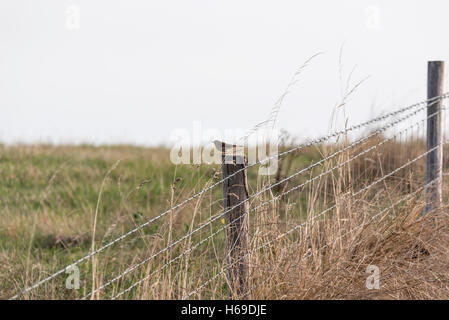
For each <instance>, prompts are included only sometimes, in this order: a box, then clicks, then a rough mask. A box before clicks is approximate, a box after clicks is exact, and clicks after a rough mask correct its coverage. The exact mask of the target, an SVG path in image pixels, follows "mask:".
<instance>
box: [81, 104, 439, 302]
mask: <svg viewBox="0 0 449 320" xmlns="http://www.w3.org/2000/svg"><path fill="white" fill-rule="evenodd" d="M420 111H422V109H419V110H416V111H415V112H413V113H411V114H409V115H407V116H405V117H402V118H401V119H398V120H396V121H394V122H391V123H389V124H388V125H386V126H384V127H383V128H380V129H378V130H376V131H374V132H373V133H372V134H370V135H369V136H367V137H364V138H362V139H359V140H357V141H355V142H353V143H351V144H350V145H348V146H346V147H345V148H342V149H340V150H338V151H336V152H334V153H332V154H331V155H329V156H327V157H325V158H323V159H321V160H320V161H318V162H316V163H314V164H312V165H310V166H308V167H306V168H304V169H302V170H300V171H298V172H296V173H294V174H292V175H290V176H288V177H286V178H284V179H282V180H280V181H278V182H276V183H274V184H272V185H269V186H267V187H265V188H262V189H261V190H259V191H258V192H256V193H254V194H253V195H251V196H250V197H248V198H247V199H245V200H243V201H241V202H240V203H238V204H237V205H234V206H232V207H231V208H229V209H227V210H225V211H224V212H222V213H220V214H218V215H216V216H215V217H213V218H211V219H210V220H208V221H207V222H205V223H203V224H202V225H200V226H199V227H197V228H196V229H194V230H193V231H191V232H190V233H187V234H186V235H184V236H183V237H181V238H180V239H178V240H176V241H174V242H172V243H171V244H170V245H168V246H167V247H165V248H163V249H161V250H159V251H158V252H156V253H155V254H153V255H151V256H150V257H148V258H146V259H144V260H143V261H141V262H139V263H138V264H136V265H134V266H132V267H131V268H128V269H127V270H125V271H124V272H122V273H121V274H119V275H118V276H116V277H114V278H113V279H111V280H110V281H108V282H106V283H105V284H103V285H102V286H100V287H98V288H97V289H95V290H94V291H92V292H90V293H88V294H87V295H85V296H84V297H83V298H82V299H86V298H88V297H90V296H91V295H92V294H94V293H96V292H98V291H100V290H103V289H104V288H106V287H107V286H109V285H111V284H112V283H114V282H115V281H117V280H119V279H120V278H122V277H123V276H125V275H127V274H129V273H130V272H132V271H134V270H136V269H137V268H139V267H140V266H142V265H143V264H145V263H146V262H148V261H150V260H152V259H154V258H156V257H157V256H159V255H160V254H162V253H164V252H166V251H168V250H169V249H171V248H172V247H174V246H176V245H177V244H179V243H181V242H182V241H184V240H186V239H188V238H189V237H190V236H192V235H193V234H195V233H196V232H198V231H200V230H201V229H203V228H205V227H206V226H207V225H209V224H211V223H212V222H214V221H216V220H218V219H220V218H222V217H224V216H225V215H226V214H227V213H228V212H230V211H232V210H234V209H235V208H237V207H239V206H241V205H242V204H244V203H246V202H249V201H250V200H251V199H253V198H255V197H257V196H258V195H260V194H263V193H264V192H266V191H268V190H270V189H272V188H274V187H275V186H277V185H280V184H282V183H285V182H286V181H288V180H290V179H292V178H294V177H296V176H298V175H299V174H302V173H304V172H306V171H308V170H310V169H312V168H314V167H316V166H318V165H320V164H322V163H324V162H325V161H328V160H330V159H331V158H333V157H335V156H337V155H339V154H341V153H343V152H344V151H347V150H349V149H350V148H352V147H354V146H355V145H357V144H360V143H362V142H364V141H366V140H368V139H370V138H372V137H374V136H376V135H378V134H380V133H382V132H384V131H386V130H387V129H389V128H391V127H393V126H394V125H396V124H398V123H399V122H401V121H404V120H406V119H408V118H410V117H411V116H413V115H415V114H417V113H418V112H420ZM438 113H439V111H437V112H435V113H433V114H432V115H430V116H428V117H427V119H430V118H431V117H434V116H435V115H436V114H438ZM421 122H422V120H420V121H418V122H416V123H414V124H413V125H411V126H410V127H408V128H407V129H404V130H402V131H401V132H403V131H405V130H408V129H410V128H413V127H414V126H416V125H419V123H421ZM398 134H399V133H397V134H395V135H394V136H393V137H391V138H387V139H385V140H384V141H383V142H382V143H380V144H378V145H376V146H373V147H371V148H369V149H367V151H363V152H361V153H359V154H358V155H357V156H355V157H353V158H351V159H349V160H347V163H349V162H351V161H353V160H354V159H356V158H358V157H359V156H361V155H363V154H365V153H367V152H369V151H371V150H374V149H375V148H377V147H378V146H380V145H382V144H384V143H386V142H387V141H390V140H392V139H393V138H394V137H395V136H397V135H398ZM345 164H346V162H345V163H343V164H340V165H341V166H343V165H345ZM338 168H340V166H336V167H334V168H332V169H329V170H328V171H326V172H324V173H322V174H321V175H319V176H317V177H314V178H312V179H309V180H307V181H306V182H304V183H303V184H301V185H299V188H302V187H303V186H305V185H307V184H308V183H310V182H313V181H314V180H316V179H319V178H321V177H322V176H324V175H326V174H328V173H330V172H332V171H333V170H335V169H338ZM283 195H284V194H282V195H279V196H278V198H279V197H280V196H283ZM250 212H252V210H251V211H250ZM225 227H226V226H225ZM225 227H223V228H220V229H219V230H218V231H217V232H214V233H213V234H212V235H210V236H208V237H207V238H205V239H203V240H202V241H201V242H200V243H198V244H197V245H195V246H194V247H193V248H192V249H190V250H188V251H185V252H183V253H181V254H180V255H178V256H177V257H176V258H174V259H173V260H172V261H170V262H169V263H167V264H165V265H164V266H163V268H165V267H166V266H168V265H169V264H171V263H173V262H174V261H177V260H178V259H179V258H180V257H182V256H183V255H185V254H187V253H189V252H191V251H192V250H194V249H195V248H197V247H198V246H199V245H201V244H202V243H204V242H205V241H208V240H209V239H210V238H212V237H213V236H215V235H216V234H218V233H219V232H221V231H222V230H224V228H225ZM159 271H160V270H158V272H159ZM152 274H153V273H152ZM144 280H146V278H144V279H142V281H144ZM142 281H140V282H139V283H141V282H142ZM134 286H135V285H134ZM132 287H133V286H132ZM128 291H129V290H128Z"/></svg>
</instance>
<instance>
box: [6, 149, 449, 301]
mask: <svg viewBox="0 0 449 320" xmlns="http://www.w3.org/2000/svg"><path fill="white" fill-rule="evenodd" d="M367 143H368V144H369V143H373V142H370V141H368V142H367ZM336 147H337V146H333V145H328V146H326V145H322V146H320V147H317V148H308V149H305V150H302V151H301V152H300V153H296V154H292V155H291V156H290V157H288V158H287V159H283V160H282V161H281V162H280V173H279V175H278V176H276V177H270V178H267V177H261V176H258V175H257V168H251V169H250V170H249V172H248V185H249V193H250V194H252V193H254V192H255V191H257V190H261V188H263V187H264V186H266V185H267V184H268V183H272V182H273V181H276V180H280V179H282V177H285V176H287V175H288V174H290V173H292V172H296V171H298V169H300V168H303V167H305V166H307V165H309V164H311V163H313V162H316V161H318V160H320V159H322V158H323V157H324V156H325V155H326V154H329V153H330V152H331V151H332V150H334V149H335V148H336ZM364 148H366V144H365V145H364ZM423 148H424V146H423V143H422V142H419V143H414V144H413V145H409V146H403V145H395V144H394V143H392V144H389V145H386V146H384V147H383V149H382V151H379V150H374V151H373V152H372V154H367V155H364V157H363V159H357V160H355V161H351V162H350V164H348V165H343V166H342V167H341V168H339V169H338V170H335V171H332V173H331V174H329V175H325V176H324V177H323V178H320V179H317V180H315V181H314V182H313V183H310V184H309V185H307V186H306V187H304V188H301V189H299V190H297V191H295V192H292V193H290V194H289V195H288V197H287V196H286V197H284V198H282V200H279V201H273V203H272V204H270V205H268V206H264V207H262V208H259V209H257V210H255V212H253V213H251V218H250V219H249V229H250V231H249V233H250V244H249V245H250V248H253V249H254V254H252V255H251V256H250V257H249V260H248V266H249V267H248V270H249V284H250V286H254V287H255V288H254V289H253V290H251V292H250V293H249V297H251V298H255V299H302V298H306V299H323V298H331V299H347V298H349V299H352V298H357V299H365V298H412V299H416V298H424V299H427V298H429V299H430V298H448V297H449V289H448V288H449V287H448V286H447V285H448V282H447V281H448V280H449V259H448V257H449V255H448V254H447V253H448V252H447V250H448V249H447V248H449V246H448V244H449V243H448V237H447V235H449V232H448V230H447V226H449V225H448V224H447V223H446V220H445V219H446V216H445V215H444V214H443V215H438V221H437V222H435V221H434V220H432V221H430V222H429V218H428V217H425V218H423V217H421V215H420V212H421V210H422V205H423V203H422V190H420V189H419V188H418V187H419V186H420V185H422V183H420V182H422V181H423V165H422V164H423V162H422V161H421V162H419V163H415V164H414V166H409V167H408V168H406V169H405V170H403V171H401V172H398V173H397V174H395V175H393V176H391V177H390V178H389V179H386V180H385V181H382V183H379V184H378V185H376V186H375V187H373V188H371V189H369V190H368V191H367V192H363V193H361V194H360V196H359V197H357V199H347V198H345V197H344V194H345V192H347V191H348V190H349V189H351V190H359V189H361V188H362V187H363V186H366V185H369V183H370V182H372V181H374V180H375V179H376V178H378V177H381V176H382V175H384V174H385V173H388V172H391V171H392V170H393V169H394V168H395V167H397V166H398V164H400V163H402V162H404V161H406V159H411V158H412V156H413V155H414V154H418V152H420V151H422V150H423ZM351 152H355V151H351ZM349 157H350V154H349V153H343V154H341V155H340V156H339V157H337V158H336V159H333V160H331V161H326V162H325V163H323V164H322V165H320V166H318V167H317V168H315V169H314V170H313V171H312V172H307V173H306V174H304V175H301V176H298V177H295V179H292V180H291V181H289V182H288V183H285V184H281V185H280V186H279V188H276V189H274V190H271V191H269V192H265V193H263V194H262V195H261V196H259V197H257V198H256V199H253V200H252V201H251V203H250V207H256V206H257V204H258V203H261V202H263V201H265V200H267V199H270V198H273V197H275V196H276V195H277V194H282V192H284V191H285V190H288V188H289V187H291V186H294V185H297V184H298V183H301V182H303V181H306V180H307V179H308V178H310V177H313V176H316V175H317V174H318V173H320V172H323V171H325V170H328V169H329V168H331V167H332V166H334V165H335V164H338V163H343V162H344V161H345V160H346V159H348V158H349ZM448 158H449V157H446V159H448ZM367 159H368V160H367ZM0 177H1V181H0V212H1V219H0V282H1V286H0V297H1V298H9V297H11V296H13V295H14V294H16V293H18V292H19V291H21V290H22V289H24V288H26V287H27V286H29V285H32V284H33V283H35V282H37V281H39V280H40V279H43V278H45V277H46V276H48V275H50V274H51V273H53V272H55V271H57V270H60V269H61V268H64V267H66V266H68V265H69V264H70V263H72V262H73V261H76V260H77V259H78V258H80V257H82V256H83V255H85V254H87V253H89V252H91V251H92V250H95V248H98V247H101V246H102V245H103V244H106V243H108V242H109V241H111V240H113V239H114V238H116V237H117V236H120V235H121V234H124V233H126V232H127V231H128V230H130V229H132V228H134V227H135V226H137V225H139V224H142V223H144V222H145V221H147V220H149V219H150V218H151V217H154V216H156V215H158V214H159V213H161V212H164V211H165V210H166V209H167V208H170V207H171V206H173V205H175V204H176V203H178V202H180V201H181V200H183V199H185V198H187V197H189V196H190V195H192V194H194V193H195V192H198V191H200V190H202V189H203V188H204V187H205V186H209V185H211V184H212V183H214V182H216V181H218V180H219V179H220V177H221V174H220V167H219V166H216V165H181V166H175V165H173V164H171V163H170V161H169V150H167V149H164V148H150V149H148V148H139V147H131V146H111V147H93V146H57V147H55V146H49V145H37V146H0ZM412 192H416V196H414V197H412V198H411V199H409V200H407V201H404V202H399V203H398V204H397V205H395V206H393V207H392V208H389V206H391V205H392V204H394V203H395V202H396V201H397V200H399V199H400V198H401V197H402V196H404V195H406V194H410V193H412ZM332 203H336V204H337V207H336V209H335V210H333V211H332V213H331V214H330V215H329V217H328V218H320V219H316V220H313V221H311V220H310V218H311V217H312V216H313V215H314V214H315V213H318V212H320V211H322V210H323V209H325V208H327V207H328V206H329V205H331V204H332ZM220 210H222V194H221V188H220V187H217V188H214V189H213V190H211V191H210V192H207V193H205V194H204V195H203V196H201V197H200V198H197V199H195V200H194V201H191V202H190V203H188V204H186V205H185V206H183V207H181V208H179V209H176V210H174V211H172V212H170V213H169V214H167V215H166V216H164V217H163V218H162V219H159V220H157V221H155V222H154V223H151V224H150V225H148V226H146V227H145V228H142V229H141V230H139V231H138V232H136V233H135V234H133V235H131V236H129V237H127V238H125V239H124V240H122V241H120V242H118V243H117V244H115V245H113V246H111V247H109V248H107V249H106V250H105V251H104V252H102V253H100V254H98V255H95V257H94V258H90V259H88V261H85V262H83V263H81V264H80V265H79V268H80V279H81V281H80V282H81V283H80V288H79V289H77V290H70V289H67V288H66V286H65V283H66V278H67V277H68V274H65V273H63V274H61V275H59V276H57V277H55V278H54V279H52V280H51V281H48V282H47V283H45V284H43V285H42V286H40V287H39V288H36V289H35V290H33V291H31V292H29V293H27V294H25V295H24V296H23V298H25V299H78V298H82V297H83V296H85V295H86V294H88V293H89V292H91V291H92V290H93V289H97V288H98V287H99V286H101V285H102V284H104V283H106V282H108V281H109V280H111V279H113V278H114V277H115V276H116V275H117V274H119V273H121V272H124V271H125V270H127V268H128V267H130V266H132V265H135V264H137V263H139V262H140V261H142V260H143V259H145V258H146V257H150V256H151V255H153V254H155V253H157V252H158V250H160V249H162V248H164V247H166V246H167V245H169V244H170V243H171V242H172V241H174V240H176V239H178V238H180V237H182V236H183V235H184V234H185V233H186V232H189V231H191V230H192V229H193V228H194V226H198V225H199V224H200V223H201V222H204V221H206V220H207V219H209V218H210V217H212V216H214V215H215V214H217V213H219V212H220ZM382 210H385V213H386V214H383V215H381V218H380V219H373V220H370V218H371V217H373V216H374V215H375V214H377V213H379V212H380V211H382ZM443 211H444V212H447V208H446V207H444V210H443ZM387 213H388V214H387ZM309 220H310V224H309V225H308V227H307V228H305V229H301V232H294V233H291V234H289V235H288V236H287V237H282V238H279V237H278V236H279V235H281V234H283V233H284V232H285V231H287V230H289V229H290V228H291V227H292V226H293V227H294V226H296V225H298V224H299V223H301V222H304V221H309ZM222 227H223V222H222V221H217V222H216V223H213V224H211V225H210V226H208V227H206V228H204V229H203V230H201V231H200V232H198V233H196V234H195V235H193V236H191V237H187V238H186V239H184V240H183V241H180V242H179V243H178V244H177V245H175V246H173V247H172V248H171V249H170V250H167V251H164V252H162V253H160V254H158V255H157V257H155V258H154V259H151V260H150V261H148V262H147V263H144V264H142V266H141V267H139V268H136V269H135V270H132V271H130V272H129V273H127V274H126V276H124V277H122V278H120V279H117V281H113V282H112V283H111V285H109V286H107V287H106V288H105V289H104V290H99V291H98V292H96V293H95V294H93V295H92V296H90V297H88V298H92V299H108V298H111V297H115V296H116V295H117V294H118V293H120V292H122V291H123V290H125V289H126V288H128V287H129V286H130V285H132V284H133V283H135V282H136V281H138V280H140V279H144V281H142V282H141V283H139V285H138V286H136V287H135V288H133V289H132V290H130V291H129V292H126V293H125V294H123V295H121V296H120V297H119V298H120V299H160V298H165V299H167V298H168V299H178V298H182V297H185V296H186V295H188V294H189V293H192V292H193V291H195V289H196V288H198V287H199V286H201V284H203V283H204V281H206V280H208V279H210V278H212V277H214V276H215V275H217V274H219V272H220V271H221V270H222V267H223V265H224V259H225V248H224V245H225V238H224V232H219V233H218V234H217V235H216V236H214V237H213V238H211V239H210V240H207V241H204V243H203V244H201V245H200V246H199V247H198V248H195V250H192V251H191V252H188V253H187V254H185V255H184V256H182V257H181V258H180V259H178V260H176V261H174V262H173V263H170V264H168V265H166V263H167V262H170V261H171V260H172V259H173V258H176V257H177V255H179V254H180V253H182V252H186V250H188V249H189V248H192V246H194V245H195V243H197V242H198V241H201V240H203V239H205V238H206V237H207V236H208V235H210V234H212V233H213V232H215V231H217V230H219V229H220V228H222ZM267 241H268V242H271V243H272V245H271V246H269V247H265V248H264V249H257V248H258V247H259V246H260V245H261V244H263V243H266V242H267ZM368 265H376V266H378V267H379V268H380V270H381V288H380V289H379V290H368V289H367V288H366V287H365V280H366V278H367V277H368V276H369V275H368V274H367V273H366V272H365V270H366V267H367V266H368ZM159 268H161V270H159ZM226 288H227V286H226V278H225V277H224V275H219V276H217V277H216V278H215V279H213V280H212V281H210V282H209V283H207V285H205V286H204V288H201V290H199V291H198V292H194V293H193V294H192V295H190V296H189V298H203V299H210V298H213V299H216V298H226V297H227V291H226Z"/></svg>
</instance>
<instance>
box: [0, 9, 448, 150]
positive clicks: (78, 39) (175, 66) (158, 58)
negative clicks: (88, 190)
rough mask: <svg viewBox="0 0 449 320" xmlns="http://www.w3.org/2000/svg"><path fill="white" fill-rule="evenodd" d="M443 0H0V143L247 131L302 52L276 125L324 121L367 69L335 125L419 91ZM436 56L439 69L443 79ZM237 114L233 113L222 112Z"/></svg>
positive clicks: (443, 21)
mask: <svg viewBox="0 0 449 320" xmlns="http://www.w3.org/2000/svg"><path fill="white" fill-rule="evenodd" d="M448 9H449V2H448V1H445V0H438V1H437V0H428V1H419V0H395V1H376V0H372V1H364V0H345V1H342V0H340V1H335V0H326V1H325V0H321V1H284V0H276V1H274V0H273V1H262V0H251V1H249V0H245V1H242V0H240V1H236V0H225V1H224V0H223V1H222V0H219V1H217V0H189V1H185V0H163V1H162V0H158V1H155V0H152V1H148V0H146V1H145V0H142V1H137V0H126V1H125V0H120V1H117V0H115V1H114V0H78V1H77V0H73V1H62V0H58V1H56V0H39V1H37V0H34V1H33V0H2V1H1V2H0V142H3V143H14V142H26V143H35V142H53V143H80V142H87V143H96V144H98V143H134V144H141V145H155V144H158V143H162V142H167V141H168V139H169V137H170V133H171V132H173V131H174V130H175V129H187V130H191V129H192V124H193V122H194V121H200V122H201V126H202V127H203V128H204V129H216V130H225V129H228V128H238V129H243V130H245V129H248V128H250V127H252V126H253V125H255V124H257V123H258V122H260V121H263V120H264V119H265V118H266V117H267V116H268V114H269V112H270V110H271V108H272V106H273V104H274V103H275V101H276V100H277V98H278V97H279V95H280V94H281V93H282V92H283V90H284V88H285V86H286V85H287V83H288V81H289V79H290V77H291V75H292V74H293V73H294V72H295V70H296V69H297V68H298V67H299V66H300V65H301V64H302V63H303V62H304V61H305V60H306V59H307V58H309V57H310V56H312V55H313V54H314V53H317V52H320V51H321V52H324V54H323V55H321V56H319V57H317V58H316V59H315V60H313V62H312V63H310V65H309V66H308V68H307V69H306V70H305V71H304V72H303V74H302V75H301V77H300V81H299V82H298V83H297V84H296V86H295V87H294V89H293V91H292V93H291V94H290V95H289V96H288V97H287V98H286V100H285V103H284V105H283V106H282V109H281V112H280V115H279V118H278V126H279V127H282V128H285V129H287V130H289V131H291V132H292V133H293V134H295V135H299V136H302V137H312V136H316V135H320V134H323V133H326V132H327V131H328V130H329V119H330V117H331V112H332V110H333V108H334V107H335V105H336V104H337V103H338V102H339V100H340V80H339V51H340V47H341V46H342V44H343V43H345V45H344V51H343V60H342V62H343V77H344V78H346V77H347V76H348V74H349V73H350V72H351V70H352V69H353V67H354V66H355V65H357V68H356V69H355V71H354V73H353V76H352V79H353V80H352V82H351V83H352V84H355V83H357V81H359V80H360V79H363V78H364V77H366V76H370V78H369V79H368V80H367V81H366V82H365V83H364V84H363V85H362V86H361V87H360V89H359V90H358V91H357V92H356V93H355V94H354V95H353V96H352V97H351V99H350V100H349V101H348V106H347V110H346V112H347V114H348V115H349V122H350V123H356V122H359V121H362V120H366V119H368V118H369V117H370V116H373V115H375V114H378V113H381V112H383V111H386V110H388V109H389V108H397V107H400V106H404V105H407V104H409V103H413V102H415V101H418V100H422V99H424V98H425V94H426V70H427V61H428V60H446V61H449V41H447V39H446V38H447V37H446V33H447V30H448V29H449V28H448V27H449V20H448V19H447V13H448V12H449V10H448ZM448 71H449V66H447V67H446V77H448V76H449V74H448ZM236 114H239V117H238V118H235V117H234V115H236Z"/></svg>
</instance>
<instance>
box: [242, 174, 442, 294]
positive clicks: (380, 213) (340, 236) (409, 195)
mask: <svg viewBox="0 0 449 320" xmlns="http://www.w3.org/2000/svg"><path fill="white" fill-rule="evenodd" d="M438 180H439V179H435V180H433V181H431V182H429V183H427V184H425V185H424V186H421V187H419V188H418V189H416V190H415V191H413V192H412V193H409V194H407V195H405V196H403V197H402V198H401V199H399V200H398V201H396V202H394V203H393V204H391V205H390V206H388V207H386V208H384V209H383V210H381V211H380V212H378V213H377V214H375V215H373V216H372V217H370V218H369V219H368V221H364V222H363V223H362V224H360V225H358V226H357V227H355V228H353V229H350V230H349V231H347V232H345V233H344V234H342V235H339V236H338V237H336V238H335V239H334V240H333V241H331V242H330V243H327V244H325V245H323V246H322V247H321V248H319V249H318V250H317V251H319V252H320V251H322V250H324V249H326V248H327V247H329V246H331V245H333V244H334V243H335V242H337V240H340V239H342V238H344V237H345V236H346V235H348V234H351V233H353V232H354V231H356V230H357V229H359V228H361V227H363V226H366V225H367V224H369V223H371V222H372V221H373V220H374V219H376V218H377V217H378V216H380V215H383V214H384V213H386V212H387V211H389V210H391V209H392V208H394V207H396V206H397V205H398V204H399V203H401V202H403V201H405V200H409V198H411V197H412V196H414V195H416V193H418V192H420V191H423V190H425V189H426V188H427V187H429V186H430V185H431V184H434V183H436V182H437V181H438ZM310 255H311V251H310V249H309V250H308V252H307V253H306V254H305V255H304V256H303V257H302V258H301V260H302V259H305V258H308V257H310ZM292 266H293V267H295V266H297V265H292ZM268 280H269V278H268V277H267V278H266V279H264V280H263V281H262V282H260V283H258V284H256V285H254V286H253V287H251V288H250V289H248V291H247V292H245V293H244V294H242V295H241V296H240V297H239V299H242V298H246V297H247V296H248V294H249V292H250V291H252V290H254V289H255V288H257V287H259V286H260V285H262V284H264V283H266V282H267V281H268Z"/></svg>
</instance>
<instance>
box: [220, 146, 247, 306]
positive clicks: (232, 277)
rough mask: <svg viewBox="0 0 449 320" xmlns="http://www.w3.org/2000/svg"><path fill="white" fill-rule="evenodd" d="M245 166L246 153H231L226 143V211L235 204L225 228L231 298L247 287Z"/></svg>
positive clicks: (224, 198) (227, 218) (226, 220)
mask: <svg viewBox="0 0 449 320" xmlns="http://www.w3.org/2000/svg"><path fill="white" fill-rule="evenodd" d="M244 168H245V157H244V155H237V154H229V153H228V150H225V145H224V144H223V145H222V167H221V172H222V177H223V179H225V180H224V181H223V207H224V210H225V211H227V210H229V209H230V208H233V207H235V208H234V209H232V210H230V211H229V212H228V213H226V215H225V225H229V226H228V227H227V228H226V263H227V265H228V266H230V267H229V269H228V271H227V274H226V276H227V279H228V295H229V297H230V298H231V299H236V298H238V297H240V296H241V295H242V294H244V293H245V292H246V289H247V259H246V253H247V241H248V235H247V233H248V225H247V224H248V218H247V212H248V202H247V201H245V200H246V199H248V189H247V180H246V179H247V178H246V169H244ZM228 177H229V178H228ZM226 178H228V179H226ZM242 201H245V202H244V203H242ZM239 204H240V205H239Z"/></svg>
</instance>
